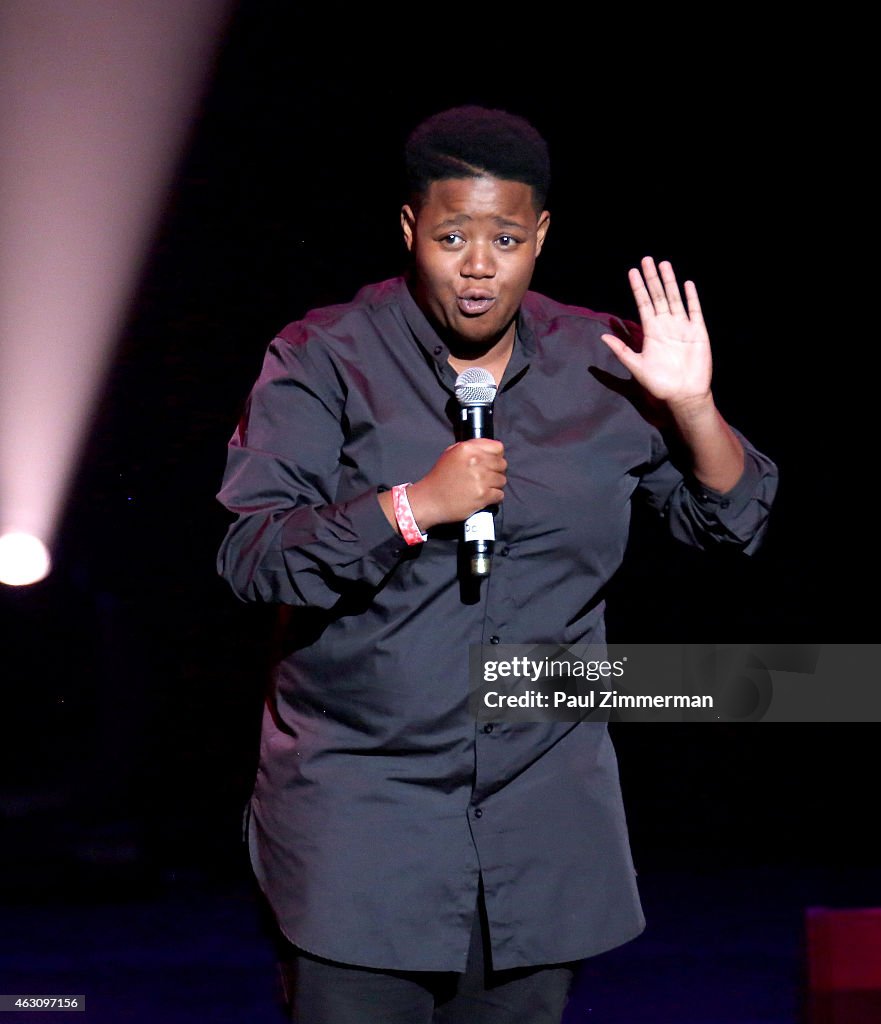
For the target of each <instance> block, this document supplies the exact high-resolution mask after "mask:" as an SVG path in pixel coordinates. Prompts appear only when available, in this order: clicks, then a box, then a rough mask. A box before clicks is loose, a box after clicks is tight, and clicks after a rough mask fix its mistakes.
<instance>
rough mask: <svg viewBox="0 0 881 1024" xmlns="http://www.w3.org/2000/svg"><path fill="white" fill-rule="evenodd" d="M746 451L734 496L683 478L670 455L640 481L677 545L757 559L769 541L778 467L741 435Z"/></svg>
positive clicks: (684, 475) (697, 481)
mask: <svg viewBox="0 0 881 1024" xmlns="http://www.w3.org/2000/svg"><path fill="white" fill-rule="evenodd" d="M735 434H737V436H738V438H739V439H740V441H741V443H742V444H743V449H744V468H743V473H742V474H741V476H740V479H739V480H738V481H737V483H736V484H735V485H734V487H732V489H731V490H730V491H726V492H721V491H716V490H713V488H711V487H706V486H704V485H703V484H701V482H700V481H699V480H696V479H695V478H694V477H690V476H689V475H688V474H686V473H682V472H681V471H680V470H679V469H677V467H676V466H675V465H674V463H673V461H672V460H671V459H670V457H669V455H665V457H663V458H662V459H661V460H660V461H659V463H658V464H657V465H655V466H654V467H653V468H652V469H651V470H650V471H649V472H648V473H646V474H645V475H644V476H643V477H642V479H641V481H640V489H641V491H642V494H643V496H644V497H645V498H646V500H647V501H648V503H649V505H650V506H651V507H653V508H654V509H655V510H656V511H657V512H658V513H659V514H660V515H662V516H663V517H664V519H665V520H666V521H667V524H668V526H669V530H670V533H671V534H672V535H673V537H675V538H676V539H677V540H679V541H682V542H683V543H685V544H688V545H690V546H692V547H697V548H701V549H707V548H711V547H714V546H718V545H723V546H727V547H732V548H736V549H739V550H740V551H742V552H743V553H744V554H747V555H751V554H754V553H755V552H756V551H757V550H758V549H759V547H760V546H761V544H762V541H763V540H764V537H765V534H766V531H767V527H768V517H769V514H770V511H771V506H772V504H773V502H774V496H775V495H776V493H777V485H778V480H779V474H778V470H777V466H776V464H775V463H774V462H773V461H772V460H771V459H770V458H769V457H768V456H767V455H765V454H763V453H762V452H760V451H759V450H758V449H757V448H755V447H754V446H753V445H752V444H751V443H750V442H749V441H748V440H747V439H746V438H745V437H744V436H743V435H742V434H741V433H740V432H739V431H736V430H735Z"/></svg>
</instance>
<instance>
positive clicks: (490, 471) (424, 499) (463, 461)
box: [408, 437, 508, 530]
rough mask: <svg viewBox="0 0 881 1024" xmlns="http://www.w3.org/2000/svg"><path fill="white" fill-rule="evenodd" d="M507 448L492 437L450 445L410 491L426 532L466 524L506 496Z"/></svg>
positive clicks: (412, 504) (413, 507) (422, 527)
mask: <svg viewBox="0 0 881 1024" xmlns="http://www.w3.org/2000/svg"><path fill="white" fill-rule="evenodd" d="M507 468H508V463H507V461H506V460H505V446H504V445H503V444H502V442H501V441H496V440H493V439H492V438H488V437H477V438H472V439H470V440H468V441H459V442H457V443H456V444H452V445H450V447H449V448H446V449H445V450H444V451H443V452H442V453H441V455H440V458H439V459H438V460H437V462H436V463H435V464H434V465H433V466H432V468H431V469H430V470H429V471H428V473H426V475H425V476H424V477H423V478H422V479H421V480H417V481H416V482H415V483H413V484H411V485H410V487H409V489H408V497H409V499H410V508H411V509H412V510H413V516H414V518H415V519H416V522H417V523H418V524H419V526H420V528H421V529H422V530H429V529H431V527H432V526H437V525H438V524H439V523H459V522H463V521H464V520H465V519H467V518H468V517H469V516H470V515H472V514H473V513H474V512H477V511H479V510H480V509H483V508H486V507H487V506H488V505H498V504H499V503H500V502H501V501H502V500H503V499H504V497H505V494H504V487H505V484H506V483H507V477H506V476H505V471H506V470H507Z"/></svg>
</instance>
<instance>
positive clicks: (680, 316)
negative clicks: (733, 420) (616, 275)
mask: <svg viewBox="0 0 881 1024" xmlns="http://www.w3.org/2000/svg"><path fill="white" fill-rule="evenodd" d="M641 265H642V272H641V273H640V271H639V270H637V269H636V268H634V269H632V270H631V271H630V273H629V274H628V278H629V280H630V287H631V289H632V291H633V297H634V299H636V308H637V310H638V311H639V317H640V321H641V323H642V331H643V343H642V351H641V352H634V351H633V349H631V348H630V347H629V346H628V345H626V344H625V343H624V342H623V341H622V340H621V339H620V338H616V337H615V335H613V334H604V335H603V341H605V342H606V344H607V345H608V346H609V348H611V349H612V351H613V352H614V353H615V354H616V355H617V356H618V358H619V359H620V360H621V362H622V363H623V364H624V365H625V366H626V367H627V369H628V370H630V372H631V373H632V374H633V377H634V379H635V380H636V381H637V382H638V383H639V384H640V385H641V386H642V387H643V388H645V390H646V391H647V392H648V393H649V394H650V395H652V397H654V398H656V399H659V400H660V401H664V402H667V403H668V404H671V405H675V404H677V403H688V402H692V401H694V400H699V399H703V398H706V396H707V395H708V394H709V391H710V380H711V378H712V370H713V364H712V356H711V353H710V339H709V336H708V334H707V329H706V326H705V324H704V319H703V316H702V314H701V307H700V302H699V301H698V297H697V288H695V286H694V283H693V282H692V281H686V282H685V301H686V304H687V305H684V304H683V302H682V297H681V296H680V294H679V286H678V284H677V283H676V275H675V274H674V273H673V267H672V266H671V265H670V263H668V262H667V261H663V262H662V263H660V264H659V265H658V267H657V269H656V268H655V261H654V260H653V259H652V258H651V257H650V256H646V257H645V259H643V260H642V264H641ZM658 271H660V274H659V273H658Z"/></svg>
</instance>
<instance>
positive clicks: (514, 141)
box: [404, 106, 551, 211]
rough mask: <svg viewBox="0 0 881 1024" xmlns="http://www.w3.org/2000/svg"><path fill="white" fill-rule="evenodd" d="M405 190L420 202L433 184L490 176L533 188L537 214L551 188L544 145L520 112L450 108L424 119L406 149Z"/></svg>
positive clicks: (484, 108) (548, 163)
mask: <svg viewBox="0 0 881 1024" xmlns="http://www.w3.org/2000/svg"><path fill="white" fill-rule="evenodd" d="M404 163H405V172H406V178H407V189H408V192H409V195H410V197H411V199H419V198H421V197H422V196H424V195H425V193H426V192H427V191H428V187H429V185H431V183H432V182H433V181H444V180H445V179H447V178H477V177H480V176H481V175H484V174H486V175H491V176H492V177H494V178H502V179H503V180H506V181H520V182H523V184H525V185H530V186H531V187H532V192H533V198H534V202H535V207H536V211H540V210H542V209H543V208H544V205H545V202H546V200H547V195H548V189H549V188H550V184H551V161H550V156H549V153H548V144H547V142H546V141H545V140H544V138H543V137H542V135H541V134H540V133H539V132H538V130H537V129H536V128H534V127H533V125H532V124H530V122H529V121H527V120H526V119H525V118H523V117H521V116H520V115H518V114H511V113H509V112H508V111H507V110H494V109H490V108H488V107H480V106H463V107H451V108H450V109H449V110H442V111H441V112H440V113H437V114H433V115H432V116H431V117H429V118H426V120H424V121H423V122H422V123H421V124H419V125H417V126H416V128H414V130H413V131H412V132H411V133H410V136H409V138H408V139H407V142H406V145H405V147H404Z"/></svg>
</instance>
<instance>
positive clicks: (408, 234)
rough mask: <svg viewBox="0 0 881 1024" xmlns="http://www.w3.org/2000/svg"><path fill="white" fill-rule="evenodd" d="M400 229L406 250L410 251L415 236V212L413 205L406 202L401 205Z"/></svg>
mask: <svg viewBox="0 0 881 1024" xmlns="http://www.w3.org/2000/svg"><path fill="white" fill-rule="evenodd" d="M401 230H402V231H403V232H404V245H406V246H407V251H408V252H412V251H413V242H414V241H415V238H416V214H415V213H414V212H413V207H412V206H409V205H407V204H406V203H405V204H404V205H403V206H402V207H401Z"/></svg>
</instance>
